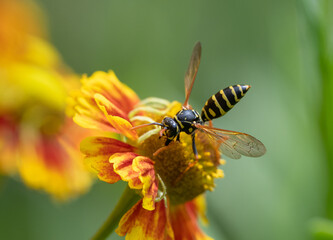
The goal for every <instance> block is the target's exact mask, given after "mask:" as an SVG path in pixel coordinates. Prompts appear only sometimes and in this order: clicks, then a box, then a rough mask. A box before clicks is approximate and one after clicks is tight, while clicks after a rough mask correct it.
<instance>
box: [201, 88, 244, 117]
mask: <svg viewBox="0 0 333 240" xmlns="http://www.w3.org/2000/svg"><path fill="white" fill-rule="evenodd" d="M249 89H250V86H249V85H234V86H230V87H227V88H225V89H223V90H220V91H219V92H217V93H216V94H214V95H213V96H211V97H210V98H209V99H208V100H207V102H206V103H205V106H204V107H203V108H202V112H201V118H202V120H203V121H204V122H207V121H210V120H212V119H215V118H219V117H221V116H223V115H225V114H226V113H227V112H228V111H229V110H230V109H231V108H233V107H234V106H235V105H236V103H237V102H239V100H240V99H241V98H242V97H243V96H244V95H245V93H246V92H247V91H248V90H249Z"/></svg>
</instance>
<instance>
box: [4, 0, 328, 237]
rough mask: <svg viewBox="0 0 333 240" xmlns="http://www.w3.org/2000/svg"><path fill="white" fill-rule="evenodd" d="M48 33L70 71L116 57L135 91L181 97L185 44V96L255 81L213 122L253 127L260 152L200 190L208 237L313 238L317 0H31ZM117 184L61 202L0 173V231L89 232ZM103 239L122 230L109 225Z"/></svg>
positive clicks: (321, 176) (319, 178)
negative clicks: (192, 78) (193, 63)
mask: <svg viewBox="0 0 333 240" xmlns="http://www.w3.org/2000/svg"><path fill="white" fill-rule="evenodd" d="M38 3H39V4H40V5H41V6H42V8H43V9H44V10H45V14H46V16H47V18H48V21H49V22H48V25H49V29H50V37H51V40H52V43H53V44H54V45H55V46H56V47H57V49H58V50H59V51H60V53H61V54H62V56H63V58H64V60H65V62H66V63H67V64H68V65H69V66H71V67H72V68H73V69H74V70H75V71H76V72H77V73H80V74H81V73H88V74H91V73H93V72H94V71H96V70H105V71H107V70H108V69H112V70H114V71H115V72H116V74H117V76H118V78H119V79H120V80H121V81H122V82H124V83H126V84H127V85H129V86H130V87H131V88H133V89H134V90H135V91H136V92H137V93H138V95H139V96H140V98H146V97H149V96H156V97H161V98H165V99H168V100H179V101H181V102H182V101H183V100H184V83H183V78H184V74H185V71H186V69H187V66H188V62H189V58H190V55H191V51H192V48H193V46H194V44H195V42H196V41H198V40H200V41H201V43H202V47H203V52H202V59H201V65H200V69H199V72H198V75H197V80H196V83H195V85H194V88H193V92H192V95H191V98H190V102H191V104H192V106H193V107H194V108H195V109H197V110H200V109H201V107H202V106H203V104H204V102H205V101H206V100H207V99H208V98H209V97H210V96H211V95H212V94H214V93H216V92H217V91H218V90H220V89H222V88H225V87H227V86H229V85H234V84H240V83H244V84H250V85H252V89H251V90H250V91H249V92H248V94H247V95H246V97H245V98H244V99H243V100H242V101H241V103H239V104H238V105H237V107H235V108H234V109H233V110H232V111H231V112H230V113H228V114H227V115H226V116H225V117H223V118H221V119H218V120H216V121H215V126H217V127H220V128H224V129H229V130H235V131H241V132H246V133H249V134H251V135H253V136H255V137H257V138H258V139H260V140H261V141H262V142H263V143H264V144H265V145H266V147H267V153H266V155H264V156H263V157H261V158H258V159H250V158H247V157H243V158H242V159H241V160H238V161H235V160H230V159H226V160H227V164H226V165H225V166H222V169H223V170H224V172H225V178H224V179H221V180H217V181H216V183H217V187H216V189H215V191H214V192H211V193H208V194H207V201H208V202H207V208H208V209H207V214H208V218H209V220H210V225H209V226H208V227H205V231H206V232H207V233H208V235H209V236H211V237H214V238H215V239H231V240H249V239H250V240H251V239H256V240H261V239H310V238H311V234H310V230H311V229H312V228H313V224H311V223H313V221H314V219H316V218H317V217H322V216H325V214H326V213H325V211H326V210H325V209H326V206H325V205H326V193H327V190H326V189H327V187H328V184H327V171H326V158H325V151H324V146H323V141H322V137H321V134H320V131H321V129H320V125H319V124H318V116H319V115H320V112H321V91H322V88H323V87H322V81H321V79H320V68H319V63H318V59H317V48H318V42H317V40H316V38H317V37H316V36H315V34H314V33H313V31H312V30H311V24H310V23H309V16H310V18H311V16H317V15H318V14H320V12H321V9H320V6H319V3H320V1H307V2H302V1H294V0H282V1H273V0H250V1H241V0H236V1H235V0H223V1H214V0H213V1H199V0H191V1H189V0H184V1H175V0H171V1H128V0H123V1H112V0H98V1H89V0H80V1H79V0H71V1H68V0H57V1H54V0H38ZM124 186H125V185H124V184H122V183H117V184H115V185H109V184H106V183H104V182H96V184H95V185H94V186H93V188H92V189H91V191H90V192H89V193H88V194H86V195H84V196H82V197H80V198H78V199H76V200H74V201H72V202H69V203H66V204H64V205H62V204H59V203H55V202H53V201H51V200H50V198H49V197H48V196H46V195H45V194H43V193H39V192H36V191H33V190H29V189H27V188H26V187H25V186H23V185H22V184H21V183H20V182H19V181H16V180H12V179H4V183H3V184H2V186H1V188H2V189H1V190H2V191H1V192H0V213H1V217H0V239H33V240H35V239H36V240H39V239H50V240H52V239H88V238H89V237H91V236H92V235H93V234H94V232H95V231H96V230H97V229H98V227H99V226H100V225H101V224H102V223H103V221H104V220H105V219H106V217H107V216H108V214H109V213H110V212H111V210H112V209H113V207H114V205H115V203H116V201H117V199H118V198H119V196H120V194H121V192H122V189H123V188H124ZM110 239H122V238H120V237H118V236H116V235H115V234H113V235H112V236H111V237H110Z"/></svg>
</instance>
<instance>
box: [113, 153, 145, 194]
mask: <svg viewBox="0 0 333 240" xmlns="http://www.w3.org/2000/svg"><path fill="white" fill-rule="evenodd" d="M137 156H138V155H137V154H136V153H134V152H126V153H115V154H113V155H112V156H111V157H110V160H109V161H110V163H113V169H114V171H115V172H116V173H117V174H118V175H119V176H120V177H121V179H122V180H123V181H126V182H128V186H129V187H130V188H132V189H141V188H142V187H143V183H142V182H141V180H140V179H139V175H140V173H139V172H136V171H134V170H133V168H132V163H133V159H134V158H136V157H137Z"/></svg>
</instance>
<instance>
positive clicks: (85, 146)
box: [81, 137, 135, 183]
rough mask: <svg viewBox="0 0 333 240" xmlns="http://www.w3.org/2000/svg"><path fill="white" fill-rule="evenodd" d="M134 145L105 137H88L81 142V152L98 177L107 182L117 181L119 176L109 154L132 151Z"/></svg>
mask: <svg viewBox="0 0 333 240" xmlns="http://www.w3.org/2000/svg"><path fill="white" fill-rule="evenodd" d="M134 149H135V148H134V147H133V146H131V145H129V144H126V143H123V142H121V141H118V140H116V139H113V138H107V137H88V138H86V139H84V140H83V141H82V142H81V152H82V153H83V154H85V155H86V157H85V160H86V162H87V163H88V165H90V167H91V168H92V169H94V170H96V171H97V173H98V177H99V179H101V180H102V181H105V182H108V183H115V182H117V181H119V180H120V179H121V178H120V176H119V175H118V174H117V173H116V172H115V171H114V167H113V163H110V162H109V158H110V156H112V155H113V154H115V153H124V152H131V151H134Z"/></svg>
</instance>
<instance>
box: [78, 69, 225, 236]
mask: <svg viewBox="0 0 333 240" xmlns="http://www.w3.org/2000/svg"><path fill="white" fill-rule="evenodd" d="M73 99H74V101H73V102H74V103H75V104H74V110H75V116H74V121H75V122H76V123H77V124H78V125H80V126H82V127H85V128H92V129H99V130H103V131H106V132H108V133H109V134H110V136H107V137H89V138H86V139H85V140H84V141H83V142H82V143H81V151H82V153H84V154H85V161H86V163H87V164H88V165H89V166H90V167H91V168H92V169H94V170H95V171H96V174H97V175H98V177H99V179H100V180H102V181H105V182H108V183H115V182H117V181H120V180H123V181H126V182H128V186H129V187H130V188H131V189H135V190H136V191H137V192H138V194H140V195H141V197H142V199H141V200H140V201H139V202H138V203H136V204H135V205H134V206H133V207H132V208H131V209H130V210H129V211H128V212H127V213H126V214H125V215H124V216H123V217H122V218H121V220H120V223H119V227H118V229H117V230H116V232H117V233H118V234H119V235H121V236H124V235H126V239H211V238H209V237H208V236H206V235H205V234H204V233H203V232H202V231H201V229H200V228H199V226H198V223H197V218H198V217H201V218H203V219H205V217H204V209H205V207H204V206H205V204H204V199H203V193H204V192H205V191H206V190H212V189H213V188H214V186H215V185H214V179H215V178H221V177H223V172H222V171H221V170H219V169H218V168H217V167H218V165H219V164H220V163H221V161H220V153H219V151H218V146H216V145H213V143H212V142H211V141H209V139H207V136H206V135H204V134H202V133H200V132H198V133H197V136H196V139H197V148H198V153H199V161H198V163H197V164H195V165H194V166H193V167H192V168H190V169H189V170H188V171H185V170H186V169H187V168H188V166H189V164H191V163H193V161H194V155H193V152H192V147H191V146H192V145H191V144H192V141H191V136H189V135H187V134H185V133H181V136H180V139H181V141H180V142H177V141H175V142H172V143H171V144H170V145H169V146H168V147H167V148H164V149H163V150H162V151H159V152H158V154H156V151H157V150H158V149H160V148H161V147H163V146H164V142H165V139H163V138H160V137H159V134H158V133H159V131H160V129H159V127H157V126H149V127H145V128H139V129H138V130H132V128H133V127H134V126H138V125H141V124H145V123H152V122H161V121H162V119H163V118H164V117H166V116H169V117H174V116H175V114H176V113H177V112H178V111H179V110H181V108H182V105H181V104H180V103H179V102H172V103H170V102H168V101H166V100H163V99H158V98H148V99H145V100H142V101H140V100H139V98H138V97H137V95H136V94H135V93H134V92H133V91H132V90H131V89H130V88H129V87H127V86H126V85H124V84H122V83H121V82H120V81H119V80H118V79H117V77H116V75H115V74H114V72H112V71H110V72H108V73H105V72H95V73H94V74H93V75H92V76H91V77H87V76H84V77H83V79H82V88H81V92H80V93H78V94H76V95H75V96H74V98H73ZM154 153H155V154H154Z"/></svg>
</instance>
